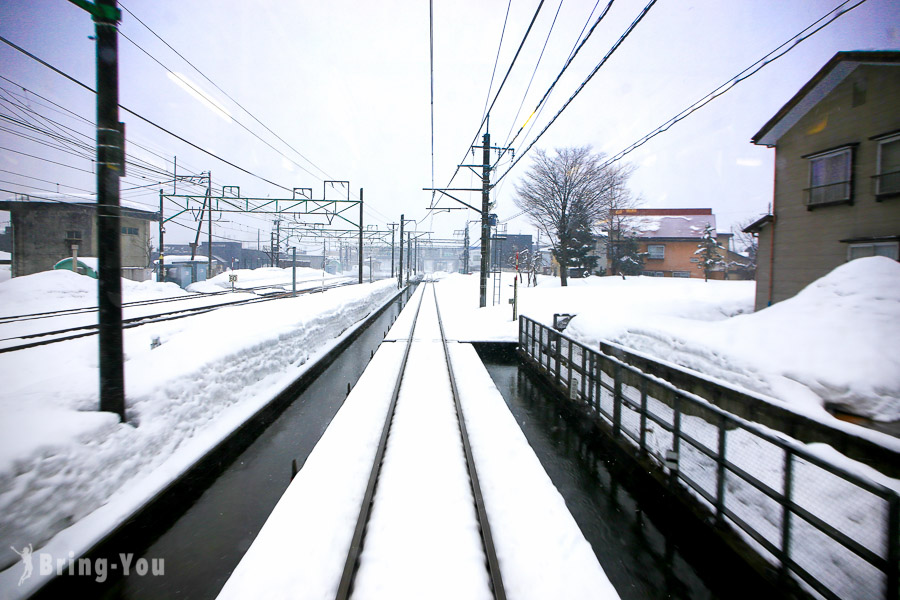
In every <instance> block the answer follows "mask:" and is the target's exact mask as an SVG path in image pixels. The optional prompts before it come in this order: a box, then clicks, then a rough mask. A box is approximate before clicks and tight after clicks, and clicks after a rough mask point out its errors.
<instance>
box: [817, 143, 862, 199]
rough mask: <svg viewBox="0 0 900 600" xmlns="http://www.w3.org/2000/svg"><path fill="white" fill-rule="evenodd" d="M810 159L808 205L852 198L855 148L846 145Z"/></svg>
mask: <svg viewBox="0 0 900 600" xmlns="http://www.w3.org/2000/svg"><path fill="white" fill-rule="evenodd" d="M807 158H808V159H809V188H808V189H807V191H808V192H809V195H808V196H807V205H808V206H817V205H821V204H832V203H835V202H849V201H850V200H851V198H852V197H851V191H852V190H851V188H852V186H851V164H852V160H853V148H851V147H844V148H839V149H837V150H830V151H828V152H822V153H820V154H815V155H812V156H807Z"/></svg>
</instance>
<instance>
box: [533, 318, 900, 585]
mask: <svg viewBox="0 0 900 600" xmlns="http://www.w3.org/2000/svg"><path fill="white" fill-rule="evenodd" d="M519 351H520V352H521V353H522V354H523V356H524V357H525V358H526V360H527V361H528V362H530V363H531V364H532V365H533V366H534V367H537V368H538V369H539V371H540V372H541V373H542V374H543V375H544V376H545V377H546V378H548V379H549V380H550V382H551V383H552V384H553V385H555V387H557V388H558V389H559V390H560V391H561V392H563V393H564V394H565V395H566V397H567V398H568V399H569V400H570V401H572V402H575V403H578V404H580V405H581V406H582V408H585V409H587V410H588V411H589V412H590V414H592V415H593V416H594V418H597V419H601V420H602V421H603V422H604V424H605V425H606V426H607V428H608V429H609V430H610V431H611V433H612V436H613V437H614V438H615V439H616V441H617V442H619V443H620V444H621V443H625V444H628V445H629V446H631V448H632V449H633V450H636V451H637V452H639V453H640V455H641V456H642V457H644V458H647V459H649V460H650V461H651V462H652V463H655V464H656V465H657V467H658V469H659V472H660V473H662V474H663V475H664V477H666V478H667V479H668V482H669V485H672V486H676V485H682V486H684V487H685V488H687V489H688V490H690V491H691V492H693V496H694V497H695V498H697V500H698V501H699V502H700V503H701V504H704V505H705V506H706V507H707V508H708V510H709V511H710V512H711V513H713V514H714V515H715V519H716V522H717V523H719V524H724V523H728V524H730V525H731V526H732V527H734V528H736V529H737V530H738V531H739V532H742V533H743V534H745V535H744V537H745V539H746V540H747V542H748V544H749V545H750V546H752V547H753V548H754V549H755V550H756V551H757V552H759V553H760V554H761V555H762V556H763V557H764V558H766V559H767V560H768V561H769V562H770V563H771V564H773V565H774V566H775V567H776V568H777V569H778V570H779V571H780V575H782V576H788V575H793V576H794V577H795V579H796V580H798V581H799V582H802V583H803V584H805V585H806V586H808V588H807V589H809V590H814V591H815V592H816V593H818V594H820V595H821V596H823V597H825V598H829V599H838V598H886V599H890V600H897V599H898V571H900V569H898V566H900V495H898V494H897V492H896V491H894V490H892V489H890V488H888V487H886V486H884V485H882V484H880V483H878V482H876V481H873V480H870V479H868V478H866V477H864V476H862V475H860V474H858V473H857V472H855V471H854V470H851V469H849V468H847V467H845V466H844V465H845V464H846V459H842V457H841V456H840V455H838V454H837V453H836V452H833V451H832V452H830V451H829V450H830V449H829V448H828V447H827V446H824V445H811V446H806V445H803V444H801V443H799V442H797V441H796V440H793V439H791V438H789V437H787V436H786V435H782V434H780V433H778V432H775V431H773V430H771V429H768V428H765V427H763V426H760V425H758V424H756V423H752V422H750V421H747V420H745V419H743V418H741V417H738V416H736V415H733V414H731V413H729V412H726V411H724V410H722V409H721V408H719V407H717V406H715V405H713V404H710V403H709V402H707V401H706V400H703V399H702V398H699V397H698V396H695V395H693V394H690V393H688V392H684V391H682V390H679V389H678V388H676V387H674V386H673V385H671V384H669V383H668V382H666V381H664V380H662V379H660V378H658V377H655V376H651V375H647V374H646V373H644V372H642V371H640V370H639V369H637V368H635V367H633V366H631V365H628V364H626V363H624V362H622V361H620V360H618V359H616V358H614V357H611V356H608V355H606V354H603V353H601V352H600V351H599V350H595V349H593V348H589V347H587V346H585V345H584V344H581V343H579V342H577V341H575V340H573V339H571V338H570V337H568V336H566V335H564V334H562V333H560V332H558V331H556V330H554V329H552V328H550V327H547V326H545V325H543V324H541V323H538V322H536V321H534V320H532V319H529V318H528V317H520V318H519ZM820 446H821V447H820Z"/></svg>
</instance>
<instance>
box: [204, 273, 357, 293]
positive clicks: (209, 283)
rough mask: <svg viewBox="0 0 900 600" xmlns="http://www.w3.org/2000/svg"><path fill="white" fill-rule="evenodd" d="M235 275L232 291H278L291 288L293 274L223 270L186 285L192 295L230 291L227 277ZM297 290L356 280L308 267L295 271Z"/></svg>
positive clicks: (230, 285) (229, 282) (230, 286)
mask: <svg viewBox="0 0 900 600" xmlns="http://www.w3.org/2000/svg"><path fill="white" fill-rule="evenodd" d="M231 275H234V276H236V277H237V281H236V282H234V289H236V290H246V289H250V288H260V287H267V286H271V287H273V288H278V289H287V290H290V289H291V285H292V283H293V279H292V277H293V275H292V271H291V269H290V268H287V269H281V268H278V267H264V268H261V269H236V270H234V271H226V272H225V273H219V274H218V275H216V276H215V277H213V278H211V279H208V280H206V281H199V282H197V283H192V284H191V285H189V286H188V290H189V291H191V292H202V293H209V292H221V291H225V290H230V289H231V288H232V284H231V281H230V280H229V277H230V276H231ZM296 278H297V289H298V290H306V289H310V288H315V287H317V286H321V285H325V286H329V285H334V284H335V283H340V282H344V281H354V282H355V281H356V279H355V278H354V279H352V280H351V278H350V277H349V276H346V275H332V274H331V273H326V272H325V271H322V270H321V269H310V268H308V267H297V269H296Z"/></svg>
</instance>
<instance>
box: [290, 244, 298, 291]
mask: <svg viewBox="0 0 900 600" xmlns="http://www.w3.org/2000/svg"><path fill="white" fill-rule="evenodd" d="M292 250H293V251H294V260H293V262H292V263H291V296H294V297H296V296H297V247H296V246H294V248H292Z"/></svg>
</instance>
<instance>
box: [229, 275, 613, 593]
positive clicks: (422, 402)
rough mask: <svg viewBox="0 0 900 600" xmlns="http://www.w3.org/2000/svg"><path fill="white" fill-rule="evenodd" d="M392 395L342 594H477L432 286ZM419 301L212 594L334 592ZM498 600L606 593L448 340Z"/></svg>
mask: <svg viewBox="0 0 900 600" xmlns="http://www.w3.org/2000/svg"><path fill="white" fill-rule="evenodd" d="M423 292H424V293H425V296H424V302H423V305H422V314H420V316H419V320H418V322H417V324H416V330H415V335H414V342H413V347H412V351H411V355H410V364H409V366H408V367H407V371H406V373H405V376H404V383H403V387H402V388H401V391H400V396H399V398H398V400H397V409H396V414H395V416H394V419H393V424H392V427H391V434H390V438H389V442H388V447H387V451H386V453H385V455H384V463H383V467H382V473H381V476H380V478H379V482H378V488H377V490H376V498H375V502H374V506H373V509H372V513H371V519H370V521H369V526H368V532H367V534H366V538H365V546H364V547H363V552H362V556H361V557H360V566H359V572H358V573H357V576H356V581H355V586H354V589H353V596H354V597H358V598H396V599H401V598H421V597H423V596H422V595H423V592H422V590H427V592H426V593H425V595H427V597H429V598H447V599H450V598H453V599H455V598H489V597H491V594H490V591H489V589H488V576H487V570H486V568H485V559H484V555H483V552H482V550H481V544H480V541H479V539H478V531H477V525H476V522H475V514H474V508H473V505H472V498H471V491H470V488H469V483H468V475H467V473H466V469H465V464H464V462H463V460H462V455H463V453H462V445H461V443H460V437H459V426H458V424H457V420H456V412H455V409H454V405H453V399H452V396H451V394H450V386H449V378H448V376H447V371H446V366H445V365H444V362H443V361H444V358H443V348H442V345H441V343H440V332H439V331H438V326H437V320H436V317H435V314H434V309H433V300H432V291H431V289H430V287H428V286H422V287H420V288H419V290H418V291H417V294H422V293H423ZM417 304H418V296H417V297H414V298H413V299H412V301H411V302H410V303H409V304H408V305H407V308H406V310H405V311H404V313H403V314H402V315H401V317H400V318H399V319H398V320H397V322H396V323H395V324H394V326H393V327H392V329H391V331H390V333H389V338H388V339H390V340H404V341H403V342H400V343H386V344H382V345H381V347H380V348H379V350H378V352H377V353H376V354H375V357H374V358H373V360H372V362H371V363H369V366H368V368H367V369H366V371H365V373H364V374H363V376H362V378H360V380H359V382H358V384H357V385H356V387H355V388H354V389H353V391H352V392H351V393H350V395H349V396H348V398H347V400H346V401H345V403H344V405H343V407H342V408H341V410H340V411H339V412H338V414H337V415H336V416H335V418H334V420H333V421H332V424H331V425H330V426H329V428H328V429H327V430H326V432H325V434H324V435H323V436H322V438H321V440H320V441H319V443H318V444H317V445H316V447H315V449H314V450H313V452H312V453H311V454H310V456H309V457H308V458H307V460H306V464H305V465H304V467H303V469H301V470H300V472H299V473H298V475H297V477H296V478H295V479H294V481H293V482H292V483H291V485H290V487H289V488H288V490H287V491H286V492H285V494H284V496H283V497H282V498H281V500H280V501H279V503H278V505H277V506H276V507H275V510H274V511H273V512H272V515H271V516H270V517H269V519H268V521H267V522H266V524H265V526H264V527H263V528H262V530H261V531H260V533H259V535H258V536H257V539H256V540H255V541H254V543H253V545H252V546H251V547H250V549H249V550H248V552H247V554H246V555H245V556H244V558H243V560H242V561H241V563H240V564H239V565H238V567H237V568H236V569H235V571H234V573H233V574H232V576H231V578H230V579H229V580H228V582H227V583H226V585H225V587H224V588H223V590H222V592H221V594H220V596H219V598H220V599H222V600H225V599H230V598H247V597H249V596H262V597H266V598H333V597H334V595H335V593H336V591H337V586H338V582H339V580H340V577H341V571H342V569H343V566H344V561H345V559H346V555H347V551H348V548H349V546H350V539H351V537H352V535H353V529H354V526H355V524H356V518H357V515H358V513H359V507H360V503H361V501H362V498H363V495H364V492H365V487H366V483H367V480H368V476H369V472H370V470H371V467H372V460H373V457H374V455H375V449H376V447H377V445H378V441H379V437H380V434H381V426H382V423H383V421H384V417H385V415H386V413H387V409H388V405H389V403H390V397H391V391H392V387H393V382H394V377H395V374H396V371H397V367H398V365H399V363H400V361H401V357H402V354H403V347H404V345H405V340H406V338H407V337H409V328H410V323H411V319H412V314H413V313H414V312H415V308H416V305H417ZM450 352H451V358H452V361H453V368H454V372H455V373H456V375H457V380H458V382H459V384H460V389H459V391H460V403H461V405H462V406H463V412H464V414H465V419H466V426H467V428H468V430H469V437H470V440H471V445H472V452H473V456H474V459H475V462H476V465H477V468H478V471H479V480H480V481H481V489H482V492H483V496H484V501H485V506H486V509H487V512H488V516H489V519H490V523H491V529H492V535H493V539H494V545H495V548H496V550H497V556H498V559H499V562H500V566H501V572H502V575H503V582H504V587H505V590H506V594H507V597H508V598H510V600H539V599H543V598H550V597H559V598H617V597H618V594H617V593H616V591H615V589H614V588H613V587H612V585H611V584H610V582H609V579H608V578H607V577H606V575H605V573H604V572H603V569H602V568H601V566H600V565H599V564H598V562H597V559H596V557H595V556H594V553H593V550H592V549H591V547H590V545H589V544H588V542H587V541H586V540H585V538H584V536H583V535H582V533H581V531H580V530H579V529H578V526H577V524H576V523H575V521H574V519H573V518H572V516H571V514H570V513H569V511H568V509H567V508H566V505H565V502H564V501H563V499H562V496H560V494H559V492H558V491H557V490H556V488H554V486H553V484H552V482H551V481H550V478H549V477H548V476H547V474H546V472H545V471H544V469H543V467H542V466H541V464H540V462H539V460H538V459H537V457H536V456H535V455H534V452H533V451H532V450H531V448H530V446H529V445H528V442H527V440H526V439H525V436H524V435H523V434H522V432H521V430H520V429H519V427H518V424H517V423H516V421H515V419H514V418H513V416H512V414H511V413H510V412H509V409H508V408H507V407H506V404H505V402H504V401H503V398H502V397H501V396H500V393H499V392H498V391H497V388H496V387H495V386H494V384H493V382H492V381H491V378H490V375H488V373H487V371H486V370H485V369H484V366H483V365H482V364H481V361H480V359H479V358H478V355H477V354H476V353H475V351H474V349H473V348H472V346H471V345H468V344H451V348H450Z"/></svg>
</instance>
